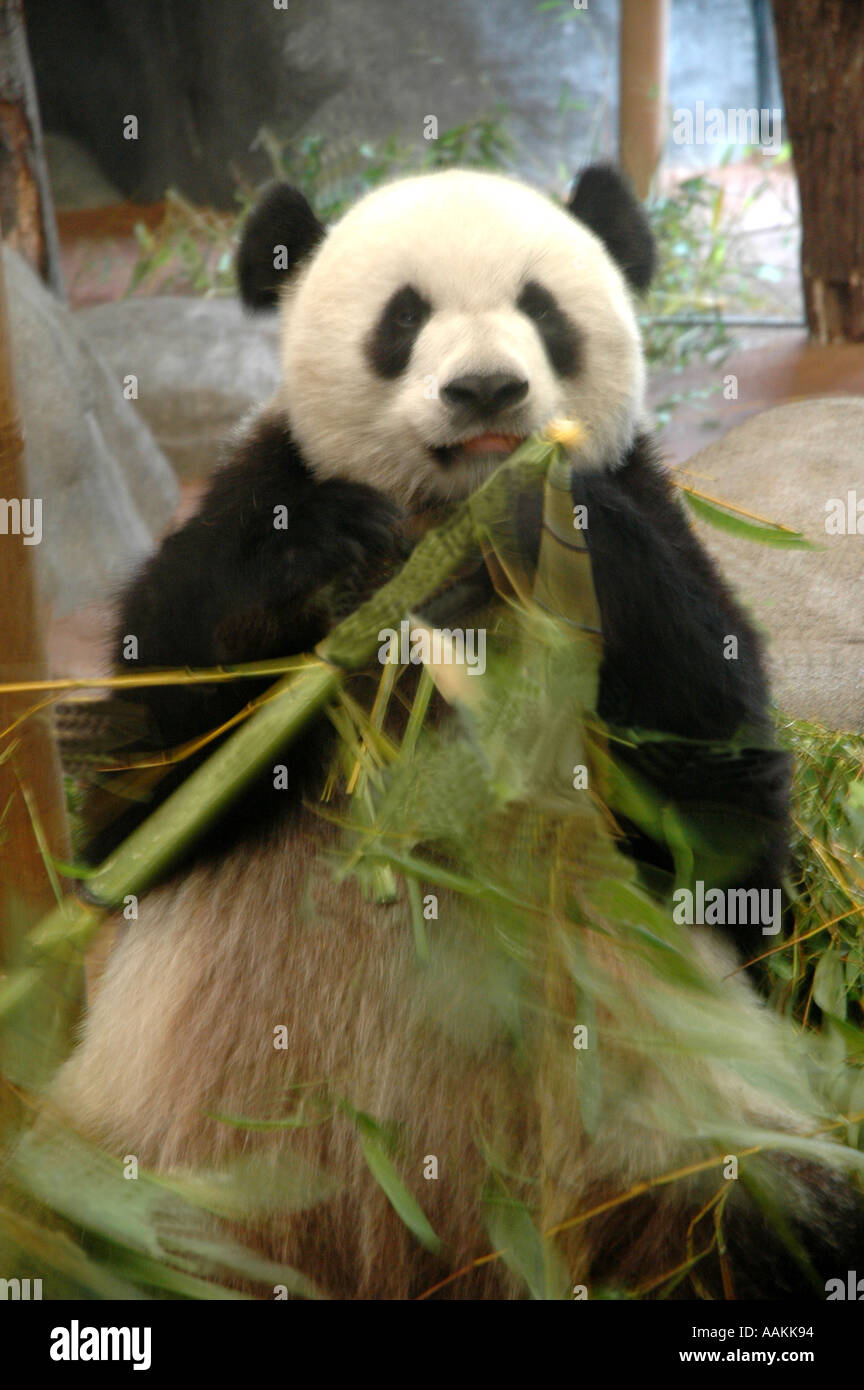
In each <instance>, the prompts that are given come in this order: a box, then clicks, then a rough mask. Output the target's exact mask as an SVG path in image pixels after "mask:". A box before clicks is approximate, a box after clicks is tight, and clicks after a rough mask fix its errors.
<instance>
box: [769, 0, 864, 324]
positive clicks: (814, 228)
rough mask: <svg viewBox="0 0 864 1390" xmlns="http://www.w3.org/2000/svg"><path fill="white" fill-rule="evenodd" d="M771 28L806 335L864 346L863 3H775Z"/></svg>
mask: <svg viewBox="0 0 864 1390" xmlns="http://www.w3.org/2000/svg"><path fill="white" fill-rule="evenodd" d="M774 23H775V27H776V32H777V50H778V57H779V60H780V73H781V77H782V80H783V94H784V97H785V105H786V121H787V127H788V130H789V135H790V138H791V141H792V149H793V153H794V157H795V170H796V173H797V175H798V188H799V191H800V195H801V222H802V234H803V235H802V246H801V275H802V280H803V284H804V300H805V304H806V309H807V322H808V325H809V328H810V333H811V335H812V336H813V337H814V338H815V339H816V341H817V342H820V343H832V342H864V4H861V3H860V0H774Z"/></svg>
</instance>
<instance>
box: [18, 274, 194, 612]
mask: <svg viewBox="0 0 864 1390" xmlns="http://www.w3.org/2000/svg"><path fill="white" fill-rule="evenodd" d="M3 264H4V268H5V275H6V288H7V294H8V299H9V315H10V323H11V331H12V344H13V352H14V360H15V372H16V378H17V383H18V396H19V403H20V410H21V417H22V420H23V422H24V431H25V439H26V468H27V475H28V491H29V495H30V497H33V498H41V499H42V540H41V543H40V544H39V545H34V546H33V547H32V549H33V552H34V555H35V559H36V566H37V574H38V578H39V583H40V587H41V590H42V594H43V597H45V598H46V599H47V600H48V601H49V602H50V604H51V606H52V608H53V611H54V613H55V615H59V614H63V613H67V612H69V611H70V610H71V609H73V608H78V607H80V606H82V605H84V604H87V603H90V602H91V601H93V600H96V599H100V598H104V597H105V596H106V595H107V594H109V593H110V592H111V591H112V590H113V589H114V588H116V586H117V584H118V583H119V582H120V581H121V580H122V579H124V578H125V577H126V576H127V575H128V574H129V572H130V570H131V569H132V568H133V567H134V565H135V564H136V562H138V561H140V559H141V557H142V555H144V554H145V553H146V552H147V551H148V550H149V549H150V548H151V546H152V544H153V540H154V537H155V536H156V535H158V533H159V532H160V531H162V530H163V529H164V527H165V526H166V525H167V523H168V520H169V518H170V517H171V514H172V512H173V511H174V508H175V507H176V505H177V501H178V487H177V480H176V479H175V477H174V474H173V473H172V471H171V467H170V465H169V463H168V462H167V460H166V459H165V457H164V456H163V455H162V453H161V452H160V450H159V448H158V447H157V445H156V443H155V441H154V439H153V437H152V435H151V434H150V431H149V430H148V428H147V426H146V425H145V424H144V422H143V421H142V420H141V419H140V418H139V417H138V416H137V415H136V413H135V411H134V410H133V409H132V407H131V406H130V404H129V403H128V402H127V401H125V400H124V399H123V396H122V391H121V387H120V385H119V384H118V383H117V381H116V380H115V378H114V377H113V376H112V374H111V373H110V372H109V371H108V369H107V368H106V367H105V365H104V363H103V362H102V361H101V360H100V358H99V356H98V355H97V353H96V352H94V350H93V347H92V346H91V344H90V341H89V339H88V338H87V336H86V335H85V334H84V333H83V332H82V331H81V329H80V328H79V326H78V325H77V323H76V321H75V318H74V317H73V315H71V314H70V313H69V311H68V310H67V309H66V308H64V306H63V305H61V304H58V302H57V301H56V300H55V299H54V298H53V297H52V295H50V294H49V293H48V291H47V290H46V289H45V287H44V286H43V285H42V284H41V282H40V281H39V279H38V278H37V276H36V275H34V273H33V271H32V270H31V269H30V267H29V266H28V265H27V264H26V263H25V262H24V261H23V260H22V259H21V258H20V257H19V256H17V255H16V254H15V252H13V251H10V250H8V248H4V262H3Z"/></svg>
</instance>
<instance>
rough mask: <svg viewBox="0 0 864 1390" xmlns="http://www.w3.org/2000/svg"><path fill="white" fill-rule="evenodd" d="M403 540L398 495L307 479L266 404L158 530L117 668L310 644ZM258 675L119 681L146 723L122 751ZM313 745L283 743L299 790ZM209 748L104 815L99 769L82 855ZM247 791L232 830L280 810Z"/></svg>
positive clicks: (229, 699) (210, 663) (128, 602)
mask: <svg viewBox="0 0 864 1390" xmlns="http://www.w3.org/2000/svg"><path fill="white" fill-rule="evenodd" d="M407 549H408V547H407V542H406V541H405V539H404V532H403V517H402V513H401V512H400V510H399V508H398V507H397V506H396V505H395V504H393V503H392V502H390V501H389V500H388V499H387V498H385V497H384V496H383V495H382V494H381V493H379V492H377V491H376V490H375V489H373V488H371V487H368V486H366V485H364V484H360V483H353V482H350V481H347V480H342V479H338V480H337V479H332V480H325V481H318V480H317V479H315V478H314V477H313V476H312V474H311V473H310V472H309V470H308V469H307V468H306V466H305V463H304V461H303V459H302V457H301V455H300V453H299V451H298V449H297V447H296V445H295V444H294V442H293V440H292V438H291V436H290V433H289V431H288V427H287V424H286V422H285V420H284V419H283V418H281V417H279V416H274V415H264V416H262V417H260V418H259V419H258V420H257V421H256V422H255V423H254V425H253V426H252V428H251V430H250V431H248V432H247V434H246V435H245V436H244V437H243V438H242V439H241V440H240V442H239V443H238V444H237V445H236V447H235V450H234V454H233V456H232V458H231V459H230V461H229V462H228V463H227V464H226V466H225V467H223V468H222V469H220V470H219V472H217V473H216V475H215V476H214V478H213V481H212V483H211V485H210V488H209V490H208V492H207V494H206V496H205V498H204V500H203V502H202V504H201V506H200V508H199V510H198V512H197V513H196V514H195V515H194V516H193V517H191V518H190V520H189V521H187V522H186V524H185V525H184V526H183V527H182V528H181V529H180V530H178V531H176V532H174V533H173V534H171V535H169V536H168V537H166V539H165V540H164V541H163V542H162V545H161V546H160V548H159V550H158V551H157V552H156V554H155V555H154V556H153V557H152V558H151V559H150V560H149V561H148V562H147V563H146V564H145V565H144V567H143V569H142V570H141V571H140V572H139V573H138V575H137V576H136V577H135V578H134V579H133V580H132V582H131V583H130V584H129V586H128V587H127V589H126V591H125V593H124V595H123V598H122V602H121V606H120V612H119V617H118V621H117V624H116V629H115V638H114V665H115V669H116V670H117V671H118V672H119V673H121V674H129V673H132V674H134V673H136V672H138V671H145V670H146V671H150V670H154V669H159V668H180V669H184V668H187V669H188V668H193V669H194V668H199V669H206V668H209V667H216V666H223V665H233V664H241V663H243V662H253V661H263V660H267V659H277V658H282V657H290V656H293V655H298V654H300V653H303V652H307V651H310V650H311V649H312V648H313V647H314V646H315V644H316V643H317V642H319V641H320V640H321V638H323V637H324V635H325V634H326V632H327V631H328V629H329V627H330V626H331V625H332V624H333V623H334V622H335V621H338V619H339V618H340V617H342V616H344V614H345V613H347V612H349V611H350V610H351V609H352V608H353V607H356V606H357V604H359V603H360V602H362V600H363V599H364V598H366V597H367V596H368V595H369V594H371V593H372V592H374V590H375V589H377V588H378V587H379V586H380V585H381V584H383V583H384V582H385V580H386V579H388V578H389V577H390V576H391V574H392V573H393V572H394V570H395V569H396V568H397V567H398V565H399V564H400V563H401V561H402V560H403V559H404V558H405V555H406V554H407ZM269 683H270V682H269V681H266V680H263V681H255V680H248V679H238V680H237V681H231V682H222V683H219V684H213V685H210V684H203V683H196V684H189V683H187V684H182V683H179V684H176V685H168V686H162V687H149V688H142V689H138V690H135V689H131V690H129V691H128V692H124V695H123V700H122V703H123V704H124V705H125V706H126V707H127V708H128V707H131V710H132V711H133V712H134V713H135V714H136V716H137V717H139V718H140V721H141V725H142V729H143V731H144V732H142V735H141V738H140V739H139V741H138V744H137V745H136V747H134V748H133V749H132V750H131V751H132V753H133V754H134V753H139V752H140V753H152V752H153V751H154V750H172V749H177V748H180V747H182V745H184V744H186V743H187V742H189V741H190V740H194V739H198V738H200V737H202V736H203V735H205V734H207V733H209V732H211V731H212V730H214V729H218V728H220V727H221V726H222V725H224V724H225V723H227V722H228V721H229V720H231V719H232V718H233V717H234V716H235V715H236V714H237V713H238V712H239V711H241V710H242V709H243V708H244V706H245V705H246V704H248V702H249V701H250V700H251V699H253V698H254V697H255V696H257V695H259V694H261V693H263V692H264V690H266V688H267V686H268V684H269ZM319 744H320V739H317V740H316V738H315V737H314V736H313V737H311V738H310V739H309V740H304V743H303V746H302V747H300V748H299V749H294V750H292V752H291V755H290V762H291V764H292V767H291V768H289V771H291V772H292V777H291V782H292V785H295V786H296V790H297V792H298V793H299V792H301V791H302V790H303V788H304V787H305V785H306V777H307V774H308V775H311V772H312V770H313V769H314V768H315V767H316V766H317V767H320V758H321V748H320V747H319V746H318V745H319ZM313 745H315V746H314V747H313ZM210 751H212V745H208V746H207V747H206V748H205V749H204V750H203V752H202V753H201V754H200V755H198V756H197V757H194V758H186V759H184V760H182V762H180V763H178V765H177V767H176V768H175V769H173V770H171V771H169V772H168V773H167V774H166V775H165V776H163V777H162V779H161V781H160V782H159V783H158V785H157V786H156V787H155V789H154V790H153V791H152V793H151V794H150V795H149V797H148V798H147V799H146V800H143V801H132V802H129V801H126V802H124V801H119V800H117V799H116V798H115V799H114V801H115V804H114V806H113V808H109V809H113V811H114V812H115V813H116V812H118V810H119V814H114V815H113V816H111V817H110V819H109V818H108V814H107V811H106V800H107V801H108V802H110V801H111V799H112V798H111V793H112V788H114V787H117V786H118V779H114V778H112V777H108V778H105V779H103V784H102V787H101V790H100V792H99V793H98V795H95V796H94V797H93V798H92V799H91V801H92V806H93V808H95V810H96V814H94V815H93V816H92V817H91V818H90V825H91V842H90V847H89V857H90V859H91V862H98V861H99V860H100V859H102V858H104V857H105V856H106V855H107V854H108V853H110V852H111V850H112V849H113V848H114V847H115V846H116V845H117V844H119V843H120V842H121V841H122V840H123V839H124V838H125V837H126V836H127V835H128V834H130V833H131V831H132V830H133V829H134V828H135V826H136V825H137V824H138V823H139V822H140V821H142V820H143V819H145V818H146V816H147V815H149V814H150V812H151V811H152V810H153V808H154V807H155V806H156V805H158V804H159V802H160V801H162V800H164V799H165V797H166V796H168V795H169V794H170V792H171V791H173V790H174V788H175V787H176V786H177V785H178V783H179V782H180V781H181V780H182V779H183V778H184V777H185V776H187V775H188V773H189V772H190V771H191V770H192V768H193V767H194V766H195V765H196V763H197V762H198V761H200V760H201V758H203V757H206V756H207V754H208V753H209V752H210ZM286 757H287V753H286ZM283 761H284V760H283ZM294 772H296V776H294V775H293V773H294ZM258 790H259V791H260V790H261V789H260V788H259V789H258ZM270 790H271V793H272V788H271V789H270ZM106 793H107V797H106ZM266 800H267V798H265V801H266ZM270 800H271V801H272V800H273V798H272V796H271V797H270ZM292 800H294V801H296V797H294V798H292ZM284 801H285V798H284V797H281V799H279V804H280V805H281V803H283V802H284ZM257 803H258V795H257V792H256V793H255V794H253V795H250V796H247V797H245V798H244V800H243V805H242V807H240V808H239V811H238V810H237V809H236V808H235V812H234V813H233V814H232V816H231V817H230V820H231V826H230V827H228V830H229V831H230V832H231V833H233V831H234V830H236V829H237V828H238V824H239V825H240V826H241V827H242V823H243V822H244V821H245V820H247V819H251V820H255V821H256V823H260V820H261V818H262V816H265V815H266V814H268V813H269V811H270V810H277V809H278V806H277V804H276V803H274V805H273V806H272V807H271V806H269V804H268V805H267V806H265V805H263V804H262V805H260V806H259V805H258V804H257ZM224 833H227V831H225V832H224Z"/></svg>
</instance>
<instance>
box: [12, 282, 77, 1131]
mask: <svg viewBox="0 0 864 1390" xmlns="http://www.w3.org/2000/svg"><path fill="white" fill-rule="evenodd" d="M23 455H24V442H23V437H22V432H21V422H20V419H19V415H18V404H17V399H16V391H15V379H14V371H13V362H12V345H11V343H10V340H9V322H8V317H7V313H6V290H5V281H4V277H3V260H2V256H0V509H2V510H0V595H2V603H0V680H2V681H4V682H8V681H23V680H41V679H44V677H45V675H46V670H45V657H44V651H43V646H42V633H41V629H40V624H39V611H38V606H37V601H36V591H35V583H34V577H33V551H32V547H31V546H30V545H25V544H24V540H25V533H26V532H27V529H28V528H27V527H24V526H23V525H22V524H21V520H20V518H21V515H22V510H23V505H22V504H23V499H25V498H29V493H28V488H27V481H26V473H25V471H24V458H23ZM29 500H30V502H31V504H32V501H33V500H34V499H32V498H30V499H29ZM32 517H33V512H32V510H31V511H30V512H29V513H28V518H29V520H28V525H29V534H30V535H31V536H32V535H35V534H36V532H35V530H34V529H33V526H32ZM38 698H39V697H38V696H34V695H32V694H20V695H19V694H16V693H4V692H2V691H0V978H3V975H4V973H5V972H6V971H13V970H14V969H15V968H16V967H19V966H20V965H21V964H22V962H23V960H24V958H25V954H26V942H27V933H28V931H29V929H30V928H31V927H32V926H34V925H35V923H36V922H37V921H38V920H39V919H40V917H41V916H42V915H43V914H44V913H45V912H46V911H47V910H48V909H49V908H50V907H52V906H53V904H54V892H53V889H52V885H51V878H50V876H49V873H48V869H47V867H46V863H45V859H44V857H43V853H42V849H40V843H39V841H40V838H41V839H42V844H43V847H44V849H46V850H47V851H49V852H50V853H51V854H53V855H55V856H58V857H60V858H68V840H67V833H66V816H65V809H64V805H63V791H62V784H61V780H60V768H59V763H58V759H57V754H56V751H55V748H54V744H53V740H52V738H51V734H50V731H49V727H48V723H47V718H46V715H45V713H44V712H43V714H42V715H41V716H39V715H37V716H35V717H34V716H31V717H30V718H28V719H25V720H23V721H22V722H21V723H17V721H18V720H19V719H20V718H21V716H22V715H24V714H25V712H26V711H27V710H28V709H29V708H30V707H31V706H32V705H33V704H35V703H36V702H37V701H38ZM81 982H82V975H81V970H80V964H79V963H78V962H76V960H75V959H74V957H73V958H71V959H70V958H69V957H67V958H66V959H65V960H57V961H52V962H51V963H50V964H49V965H47V966H46V967H45V968H44V970H43V972H42V974H41V976H40V980H39V988H38V989H37V990H36V991H35V992H34V993H33V994H31V996H30V997H29V998H28V999H27V1001H26V1003H25V1004H23V1005H22V1006H21V1007H19V1008H18V1009H17V1010H16V1011H15V1012H14V1013H13V1014H11V1015H10V1016H9V1017H7V1018H4V1019H3V1026H2V1033H0V1073H2V1075H0V1081H2V1082H9V1081H11V1082H13V1083H14V1085H15V1086H24V1087H27V1088H35V1087H37V1086H38V1085H40V1084H41V1083H42V1082H43V1081H44V1080H45V1079H46V1076H47V1075H48V1074H49V1073H50V1071H51V1069H52V1066H53V1065H56V1062H57V1060H58V1058H59V1056H60V1055H61V1054H62V1052H63V1049H64V1045H66V1044H67V1043H68V1037H69V1033H70V1030H71V1026H72V1024H73V1022H74V1015H75V1012H76V1010H77V1008H78V1005H79V1001H80V996H81ZM14 1095H15V1091H14V1089H12V1088H9V1087H7V1086H5V1085H0V1119H2V1120H6V1119H8V1118H9V1116H10V1110H11V1111H12V1112H13V1113H14V1108H15V1107H14V1101H13V1097H14Z"/></svg>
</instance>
